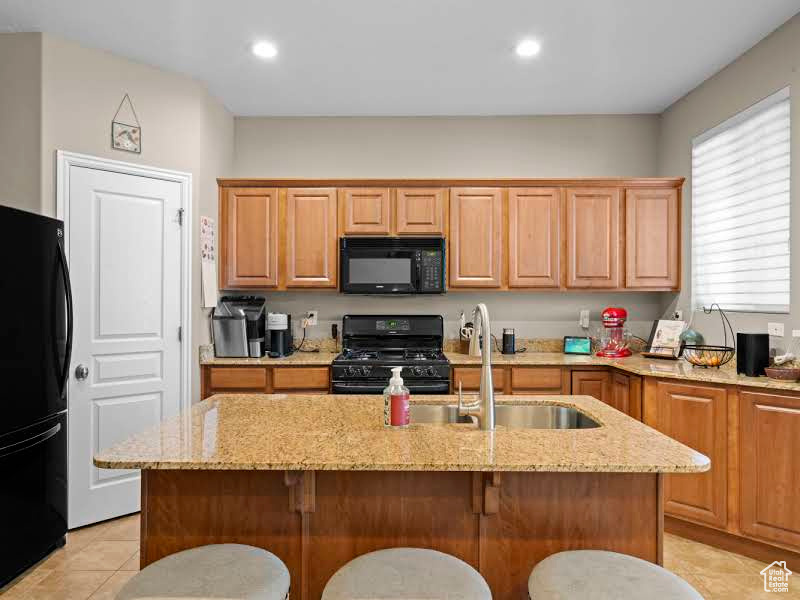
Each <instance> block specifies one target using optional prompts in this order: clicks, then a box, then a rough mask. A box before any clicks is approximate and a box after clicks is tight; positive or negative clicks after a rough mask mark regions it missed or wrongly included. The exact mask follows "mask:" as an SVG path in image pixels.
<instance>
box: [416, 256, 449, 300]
mask: <svg viewBox="0 0 800 600" xmlns="http://www.w3.org/2000/svg"><path fill="white" fill-rule="evenodd" d="M417 256H418V260H419V264H420V282H419V285H420V291H421V292H443V291H444V274H443V273H442V253H441V252H439V251H438V250H422V251H420V252H419V253H418V255H417Z"/></svg>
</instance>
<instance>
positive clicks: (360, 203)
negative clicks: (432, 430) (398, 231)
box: [339, 188, 389, 235]
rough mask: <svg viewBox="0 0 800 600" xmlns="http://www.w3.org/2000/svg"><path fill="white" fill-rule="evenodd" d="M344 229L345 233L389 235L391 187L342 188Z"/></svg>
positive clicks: (340, 197)
mask: <svg viewBox="0 0 800 600" xmlns="http://www.w3.org/2000/svg"><path fill="white" fill-rule="evenodd" d="M339 202H341V210H342V215H343V219H342V231H343V233H344V234H345V235H352V234H356V235H358V234H374V235H389V189H388V188H378V189H371V188H351V189H344V190H340V192H339Z"/></svg>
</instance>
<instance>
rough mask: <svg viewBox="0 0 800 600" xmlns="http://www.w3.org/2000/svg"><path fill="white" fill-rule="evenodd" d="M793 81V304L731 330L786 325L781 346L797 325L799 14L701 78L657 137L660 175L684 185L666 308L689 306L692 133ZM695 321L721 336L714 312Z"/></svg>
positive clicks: (666, 116) (742, 319)
mask: <svg viewBox="0 0 800 600" xmlns="http://www.w3.org/2000/svg"><path fill="white" fill-rule="evenodd" d="M787 85H791V86H792V96H793V98H792V115H791V119H792V134H791V135H792V142H791V152H792V192H791V193H792V205H793V208H792V217H791V218H792V233H791V240H792V241H791V244H792V247H791V251H792V252H791V253H792V290H791V296H792V304H791V313H790V314H789V315H756V314H743V313H740V314H733V315H730V317H731V324H732V325H733V328H734V330H740V331H760V332H766V324H767V322H770V321H773V322H782V323H785V324H786V335H787V337H786V338H785V340H786V341H785V342H784V341H782V340H776V339H773V343H774V344H775V346H777V347H785V345H786V344H787V343H788V341H789V337H788V336H789V335H791V333H790V329H791V328H792V327H794V328H797V327H799V326H800V323H799V322H798V319H800V258H799V257H800V208H798V199H800V183H798V182H800V15H796V16H795V17H793V18H792V19H791V20H789V21H788V22H786V23H785V24H784V25H783V26H782V27H780V28H779V29H778V30H776V31H775V32H774V33H772V34H771V35H770V36H768V37H767V38H765V39H764V40H762V41H761V42H760V43H759V44H757V45H756V46H754V47H753V48H752V49H750V50H749V51H748V52H746V53H745V54H744V55H742V56H741V57H740V58H738V59H737V60H736V61H734V62H733V63H731V64H730V65H728V66H727V67H725V68H724V69H722V70H721V71H720V72H719V73H717V74H716V75H714V76H713V77H711V78H710V79H708V80H706V81H705V82H704V83H702V84H701V85H700V86H698V87H697V88H695V89H694V90H693V91H691V92H690V93H689V94H687V95H686V96H684V97H683V98H681V99H680V100H678V101H677V102H676V103H675V104H673V105H672V106H670V107H669V108H668V109H667V110H666V111H665V112H664V113H663V115H662V116H661V126H660V133H659V141H658V173H659V175H679V176H684V177H686V184H685V185H684V194H683V198H684V211H683V231H684V232H687V235H684V248H683V250H684V254H683V256H684V258H683V271H684V272H683V275H684V277H683V281H684V284H683V290H682V292H681V294H680V295H679V296H674V295H668V296H667V297H666V303H665V306H664V309H665V311H666V310H668V309H670V308H672V307H674V306H680V307H681V308H684V309H687V310H688V309H689V307H690V302H691V235H689V234H688V232H690V231H691V198H692V195H691V189H692V184H691V146H692V138H694V137H695V136H697V135H699V134H701V133H703V132H704V131H706V130H708V129H710V128H711V127H714V126H715V125H717V124H719V123H720V122H722V121H724V120H725V119H727V118H729V117H731V116H733V115H735V114H736V113H738V112H740V111H741V110H743V109H745V108H747V107H748V106H750V105H752V104H754V103H755V102H758V101H759V100H761V99H762V98H764V97H766V96H769V95H770V94H772V93H773V92H776V91H777V90H779V89H781V88H783V87H785V86H787ZM695 326H696V327H697V328H698V329H699V330H700V331H702V332H704V333H705V334H706V335H707V336H710V337H711V338H712V339H716V338H718V337H719V336H720V335H721V331H722V329H721V325H720V324H719V316H718V315H714V316H712V317H709V316H705V315H703V314H702V313H699V314H696V316H695Z"/></svg>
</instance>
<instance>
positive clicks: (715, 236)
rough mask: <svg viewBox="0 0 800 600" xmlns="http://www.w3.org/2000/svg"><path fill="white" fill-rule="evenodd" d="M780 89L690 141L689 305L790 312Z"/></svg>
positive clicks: (784, 98)
mask: <svg viewBox="0 0 800 600" xmlns="http://www.w3.org/2000/svg"><path fill="white" fill-rule="evenodd" d="M789 103H790V98H789V89H788V88H786V89H784V90H781V91H780V92H777V93H776V94H773V95H772V96H770V97H768V98H766V99H764V100H762V101H761V102H759V103H758V104H755V105H754V106H751V107H750V108H748V109H747V110H745V111H743V112H741V113H739V114H738V115H736V116H734V117H732V118H731V119H728V120H727V121H725V122H724V123H722V124H720V125H718V126H717V127H715V128H713V129H711V130H709V131H707V132H706V133H704V134H703V135H701V136H699V137H697V138H695V139H694V140H693V142H692V282H693V286H692V291H693V297H694V306H695V307H697V308H699V307H700V306H710V305H711V304H712V303H714V302H716V303H718V304H719V305H720V306H721V307H722V308H724V309H727V310H731V311H750V312H769V313H772V312H775V313H788V312H789V274H790V272H789V263H790V255H789V211H790V196H789V186H790V155H789V149H790V138H789V133H790V116H789V113H790V105H789Z"/></svg>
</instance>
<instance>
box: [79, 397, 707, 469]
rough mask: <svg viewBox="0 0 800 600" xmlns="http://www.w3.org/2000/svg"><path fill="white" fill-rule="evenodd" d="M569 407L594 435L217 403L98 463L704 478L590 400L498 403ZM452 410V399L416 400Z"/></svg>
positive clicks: (344, 400)
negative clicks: (399, 424) (391, 424)
mask: <svg viewBox="0 0 800 600" xmlns="http://www.w3.org/2000/svg"><path fill="white" fill-rule="evenodd" d="M497 399H498V404H555V405H559V406H568V407H575V408H577V409H579V410H580V411H582V412H584V413H586V414H587V415H588V416H590V417H591V418H593V419H594V420H595V421H597V422H598V423H600V425H601V426H600V427H597V428H594V429H572V430H569V429H568V430H545V429H538V430H537V429H508V428H503V427H498V429H497V430H496V431H495V432H485V431H480V430H479V429H477V427H475V426H474V425H471V424H441V425H440V424H412V425H411V426H409V427H408V428H404V429H388V428H385V427H384V426H383V399H382V397H380V396H358V395H356V396H332V395H303V394H297V395H291V396H287V395H284V394H279V395H261V394H219V395H215V396H212V397H210V398H208V399H206V400H204V401H203V402H200V403H198V404H195V405H194V406H193V407H192V408H191V410H190V411H189V412H188V413H185V414H182V415H178V416H177V417H173V418H169V419H166V420H164V421H163V422H162V423H161V425H160V426H159V427H157V428H155V429H153V430H151V431H148V432H144V433H141V434H138V435H135V436H133V437H131V438H129V439H127V440H125V441H123V442H121V443H119V444H117V445H115V446H113V447H112V448H110V449H108V450H104V451H102V452H100V453H99V454H97V455H96V456H95V459H94V463H95V465H97V466H98V467H101V468H109V469H261V470H283V469H287V470H351V471H572V472H635V473H638V472H647V473H679V472H683V473H689V472H701V471H706V470H708V468H709V464H710V463H709V460H708V458H707V457H705V456H704V455H702V454H700V453H698V452H695V451H694V450H692V449H690V448H688V447H687V446H684V445H683V444H680V443H679V442H677V441H675V440H673V439H671V438H669V437H667V436H665V435H663V434H661V433H659V432H657V431H655V430H654V429H651V428H650V427H648V426H646V425H644V424H642V423H640V422H639V421H636V420H634V419H632V418H630V417H628V416H627V415H625V414H623V413H621V412H619V411H617V410H615V409H613V408H611V407H609V406H607V405H605V404H603V403H602V402H600V401H599V400H595V399H594V398H591V397H589V396H513V397H507V398H503V397H497ZM413 401H414V402H416V403H420V404H443V403H444V404H455V403H457V397H455V396H414V397H413Z"/></svg>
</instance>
